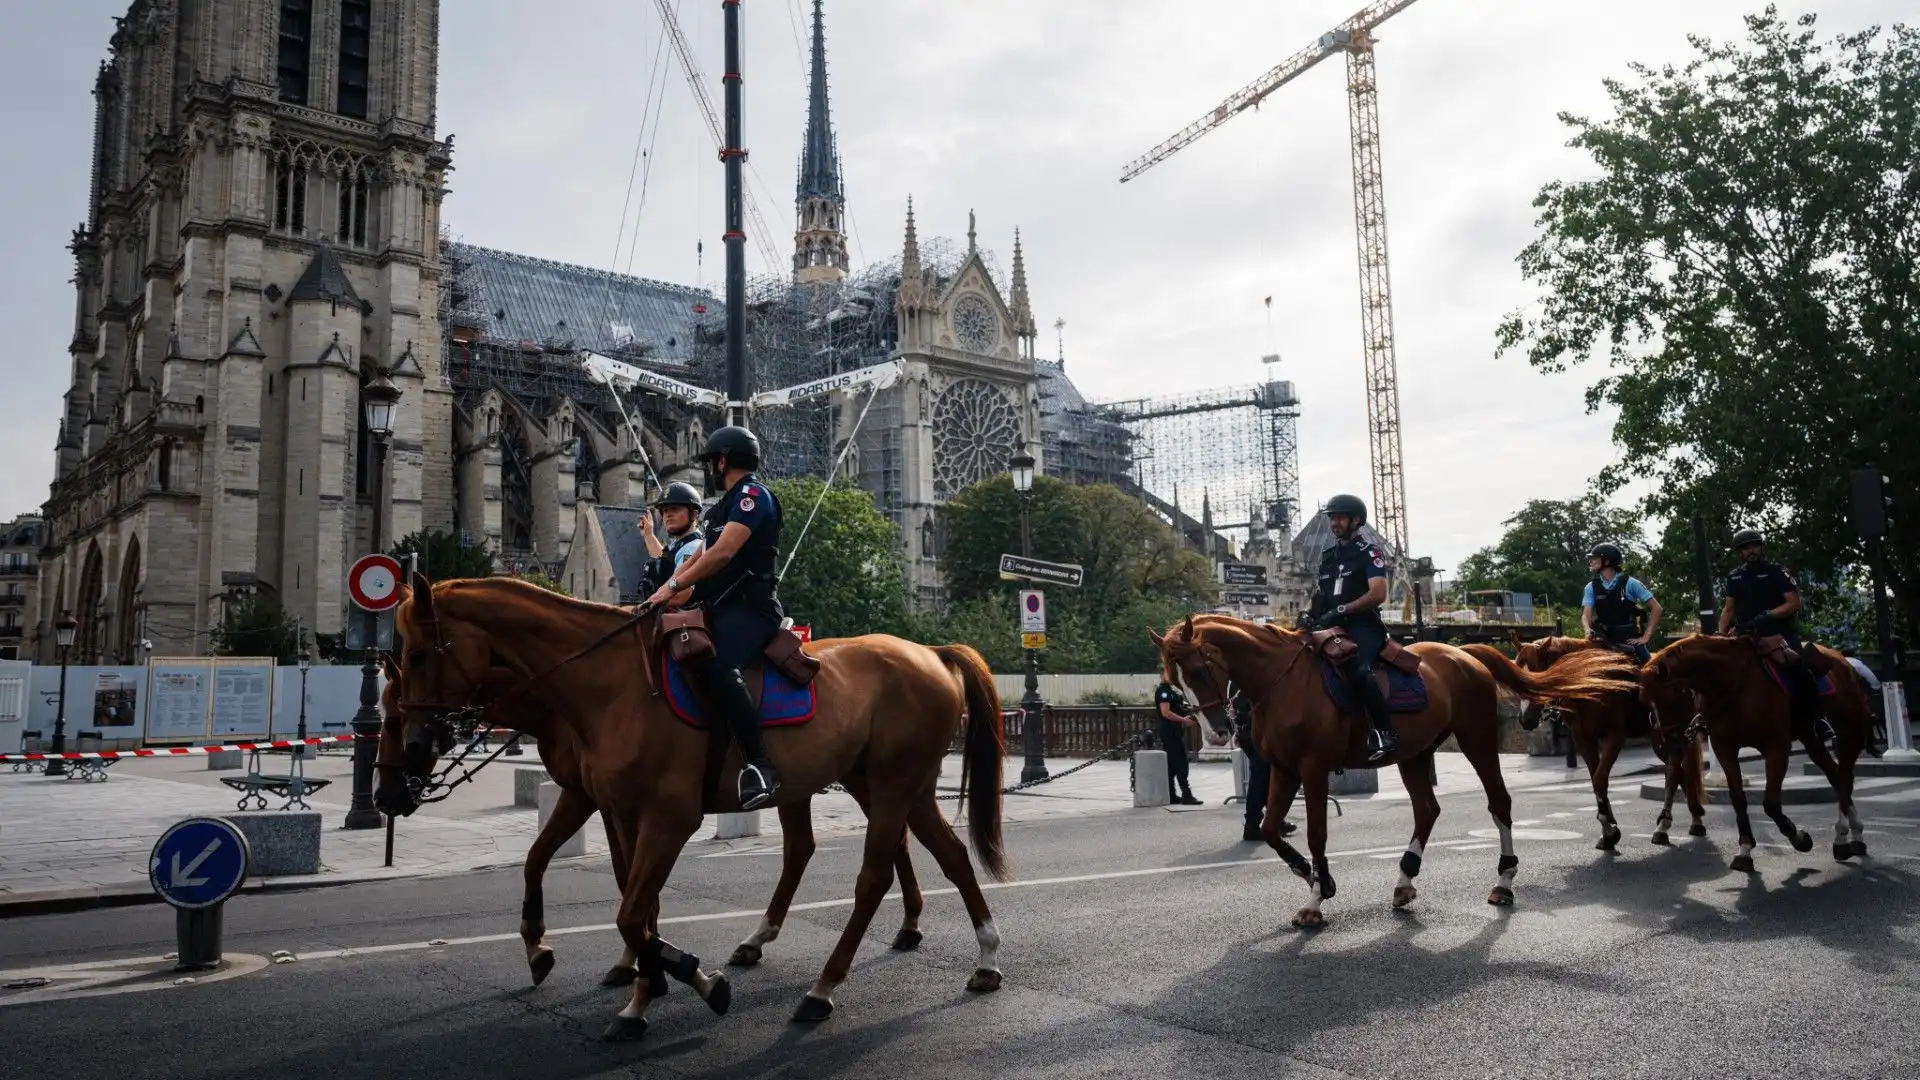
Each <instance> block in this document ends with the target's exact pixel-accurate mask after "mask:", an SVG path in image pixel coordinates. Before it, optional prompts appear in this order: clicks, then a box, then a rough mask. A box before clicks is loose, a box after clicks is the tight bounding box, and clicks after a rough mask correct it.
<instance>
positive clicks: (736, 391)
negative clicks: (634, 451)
mask: <svg viewBox="0 0 1920 1080" xmlns="http://www.w3.org/2000/svg"><path fill="white" fill-rule="evenodd" d="M720 8H721V10H722V11H723V12H724V13H725V15H726V22H727V64H726V73H725V74H724V75H722V76H721V79H722V81H723V82H725V83H726V91H727V94H726V97H727V104H726V110H727V144H726V145H725V146H723V147H721V149H720V160H721V161H722V162H724V163H725V164H726V167H727V231H726V235H725V237H724V239H725V243H726V247H727V423H729V424H733V425H735V426H737V427H745V426H746V424H747V250H746V249H747V231H746V223H745V221H744V220H743V211H742V198H743V196H742V194H741V177H740V166H741V164H742V163H743V162H745V161H746V159H747V151H746V149H745V148H744V147H742V146H741V145H740V91H741V87H740V0H720Z"/></svg>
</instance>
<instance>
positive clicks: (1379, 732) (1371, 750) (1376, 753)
mask: <svg viewBox="0 0 1920 1080" xmlns="http://www.w3.org/2000/svg"><path fill="white" fill-rule="evenodd" d="M1399 746H1400V738H1399V736H1397V735H1395V734H1394V733H1393V729H1392V728H1369V729H1367V760H1368V761H1379V760H1380V759H1381V758H1383V757H1386V756H1387V755H1388V754H1391V753H1393V752H1394V751H1395V750H1396V749H1398V748H1399Z"/></svg>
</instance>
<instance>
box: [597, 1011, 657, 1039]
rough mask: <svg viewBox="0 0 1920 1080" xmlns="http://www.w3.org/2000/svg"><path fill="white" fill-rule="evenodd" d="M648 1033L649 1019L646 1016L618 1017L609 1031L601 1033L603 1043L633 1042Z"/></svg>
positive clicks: (608, 1027) (608, 1028)
mask: <svg viewBox="0 0 1920 1080" xmlns="http://www.w3.org/2000/svg"><path fill="white" fill-rule="evenodd" d="M646 1033H647V1018H646V1017H644V1016H616V1017H614V1018H613V1023H611V1024H608V1025H607V1030H605V1031H603V1032H601V1033H600V1041H601V1042H633V1041H634V1040H635V1039H638V1038H639V1037H640V1036H642V1035H645V1034H646Z"/></svg>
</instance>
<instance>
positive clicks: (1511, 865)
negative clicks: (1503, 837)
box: [1500, 855, 1520, 877]
mask: <svg viewBox="0 0 1920 1080" xmlns="http://www.w3.org/2000/svg"><path fill="white" fill-rule="evenodd" d="M1519 867H1520V856H1518V855H1502V856H1500V876H1501V877H1506V876H1508V875H1509V874H1512V873H1513V872H1514V871H1515V870H1517V869H1519Z"/></svg>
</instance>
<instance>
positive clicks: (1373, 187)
mask: <svg viewBox="0 0 1920 1080" xmlns="http://www.w3.org/2000/svg"><path fill="white" fill-rule="evenodd" d="M1415 2H1416V0H1375V2H1374V3H1371V4H1368V5H1367V6H1366V7H1363V8H1361V9H1360V10H1359V11H1357V12H1355V13H1354V14H1353V15H1352V16H1350V17H1349V18H1348V19H1347V20H1346V21H1345V22H1342V23H1341V24H1340V25H1338V26H1336V27H1334V28H1333V29H1332V30H1329V31H1328V32H1326V33H1324V34H1322V35H1320V37H1319V39H1318V40H1317V41H1315V42H1314V43H1313V44H1312V45H1309V46H1307V47H1306V48H1304V49H1302V50H1300V51H1299V52H1297V53H1295V54H1294V55H1293V56H1291V57H1288V58H1287V59H1286V60H1285V61H1284V62H1282V63H1281V64H1280V65H1279V66H1278V67H1275V68H1274V69H1273V70H1271V71H1269V72H1267V73H1266V74H1265V75H1263V76H1261V77H1260V78H1259V79H1257V80H1255V81H1254V82H1252V83H1249V84H1248V85H1247V86H1245V87H1243V88H1241V89H1240V90H1239V91H1237V92H1236V93H1234V94H1233V95H1232V96H1230V97H1228V98H1227V99H1226V100H1225V101H1223V102H1221V103H1220V104H1219V105H1217V106H1215V107H1214V109H1213V110H1212V111H1211V112H1209V113H1208V114H1207V115H1205V116H1203V117H1201V118H1200V119H1198V120H1196V121H1194V122H1193V123H1191V124H1189V125H1187V126H1186V127H1184V128H1182V129H1181V130H1179V131H1177V132H1175V133H1174V134H1173V135H1172V136H1171V137H1170V138H1168V139H1167V140H1166V141H1164V142H1162V143H1161V144H1160V145H1158V146H1156V147H1154V148H1153V149H1151V150H1149V151H1147V152H1146V153H1145V154H1143V155H1141V156H1140V157H1139V158H1137V159H1135V160H1134V161H1132V162H1131V163H1129V164H1128V165H1127V166H1126V167H1125V168H1124V169H1122V170H1121V172H1120V182H1121V183H1123V184H1124V183H1126V182H1128V181H1130V180H1132V179H1134V178H1135V177H1137V176H1139V175H1140V174H1141V173H1144V172H1146V171H1147V170H1148V169H1151V168H1153V167H1154V166H1155V165H1158V164H1159V163H1161V162H1163V161H1165V160H1167V159H1168V158H1170V157H1172V156H1173V155H1175V154H1177V153H1179V152H1180V151H1181V150H1183V149H1185V148H1186V147H1188V146H1191V145H1192V144H1193V143H1194V142H1196V141H1197V140H1199V139H1200V138H1201V137H1202V136H1204V135H1206V134H1207V133H1208V132H1210V131H1212V130H1213V129H1214V128H1217V127H1219V126H1220V125H1221V124H1224V123H1226V122H1227V121H1228V120H1231V119H1233V118H1234V117H1235V116H1238V115H1239V114H1240V113H1242V112H1245V111H1246V110H1248V109H1250V108H1253V107H1254V106H1256V105H1258V104H1259V103H1260V102H1261V101H1262V100H1264V99H1265V98H1266V97H1267V96H1268V95H1270V94H1272V93H1273V92H1274V91H1276V90H1278V89H1280V88H1281V87H1282V86H1285V85H1286V84H1288V83H1290V82H1292V81H1293V80H1295V79H1297V78H1299V77H1300V76H1301V75H1303V74H1305V73H1306V72H1307V71H1309V70H1310V69H1312V68H1313V67H1314V66H1315V65H1316V64H1318V63H1320V61H1322V60H1325V59H1326V58H1327V57H1329V56H1332V55H1333V54H1334V53H1336V52H1344V53H1345V54H1346V57H1347V120H1348V125H1349V128H1350V135H1351V138H1352V144H1353V222H1354V234H1355V240H1356V243H1357V245H1358V248H1359V263H1360V327H1361V344H1360V348H1361V358H1362V361H1363V365H1364V368H1365V378H1366V387H1367V435H1368V451H1369V453H1370V455H1371V458H1372V464H1373V507H1372V513H1371V514H1370V515H1369V517H1370V518H1371V520H1372V523H1373V527H1374V528H1375V529H1376V530H1377V531H1378V532H1379V533H1380V535H1381V536H1382V537H1383V538H1385V539H1386V541H1387V543H1388V544H1389V545H1391V546H1392V548H1393V550H1394V553H1395V555H1396V556H1397V557H1399V558H1401V559H1410V558H1411V555H1409V554H1408V547H1407V543H1408V541H1407V500H1406V471H1405V468H1404V465H1403V461H1402V454H1401V443H1400V384H1399V369H1398V360H1397V358H1396V355H1395V352H1394V338H1393V288H1392V282H1391V278H1390V275H1389V274H1388V270H1387V209H1386V198H1385V184H1384V182H1383V180H1382V178H1381V165H1380V96H1379V89H1378V84H1377V82H1376V80H1375V72H1374V55H1373V45H1374V38H1373V30H1374V28H1375V27H1377V26H1379V25H1380V24H1381V23H1383V22H1385V21H1386V20H1388V19H1390V18H1392V17H1393V16H1395V15H1397V14H1399V13H1400V12H1402V11H1405V10H1406V9H1407V8H1409V7H1412V6H1413V4H1414V3H1415Z"/></svg>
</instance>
